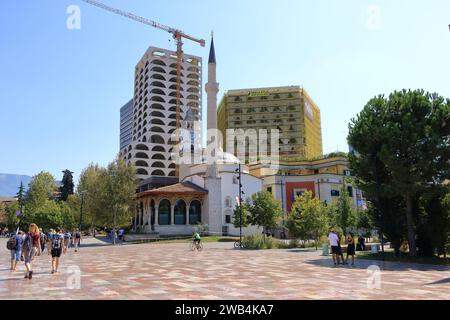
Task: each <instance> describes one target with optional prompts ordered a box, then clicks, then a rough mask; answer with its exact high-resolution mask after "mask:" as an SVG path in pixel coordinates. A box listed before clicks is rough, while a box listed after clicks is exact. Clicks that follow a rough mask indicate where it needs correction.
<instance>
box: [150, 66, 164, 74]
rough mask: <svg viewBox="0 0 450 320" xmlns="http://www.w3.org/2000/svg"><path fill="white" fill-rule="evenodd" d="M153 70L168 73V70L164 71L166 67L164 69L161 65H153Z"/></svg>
mask: <svg viewBox="0 0 450 320" xmlns="http://www.w3.org/2000/svg"><path fill="white" fill-rule="evenodd" d="M151 71H156V72H162V73H166V71H164V69H163V68H160V67H153V68H152V69H151Z"/></svg>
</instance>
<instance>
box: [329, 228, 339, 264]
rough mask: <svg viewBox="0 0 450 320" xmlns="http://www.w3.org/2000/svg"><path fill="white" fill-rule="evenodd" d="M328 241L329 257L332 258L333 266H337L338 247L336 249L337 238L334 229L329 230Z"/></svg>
mask: <svg viewBox="0 0 450 320" xmlns="http://www.w3.org/2000/svg"><path fill="white" fill-rule="evenodd" d="M328 241H329V242H330V246H331V255H332V257H333V263H334V265H335V266H337V262H339V260H338V254H339V247H338V241H339V238H338V236H337V234H336V232H335V230H334V228H331V229H330V234H329V235H328Z"/></svg>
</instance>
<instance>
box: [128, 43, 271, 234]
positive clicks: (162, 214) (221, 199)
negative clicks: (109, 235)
mask: <svg viewBox="0 0 450 320" xmlns="http://www.w3.org/2000/svg"><path fill="white" fill-rule="evenodd" d="M218 92H219V84H218V83H217V80H216V57H215V50H214V40H213V39H212V41H211V47H210V53H209V60H208V82H207V83H206V93H207V129H208V132H211V131H214V130H216V129H217V127H218V126H217V94H218ZM195 121H196V118H195V117H194V116H193V115H192V113H191V112H189V111H188V112H187V113H186V116H185V118H184V120H183V124H182V126H183V127H184V128H193V127H194V126H195V125H196V124H195ZM212 140H214V138H213V139H212ZM208 141H209V142H208V144H209V146H213V147H212V149H214V151H213V152H212V154H209V155H207V154H206V150H202V148H201V146H200V145H199V144H197V145H195V146H194V147H193V148H195V150H194V154H196V155H200V157H201V161H199V163H196V164H180V165H179V169H178V172H179V174H178V176H179V178H178V181H179V182H178V183H175V184H171V185H166V186H162V187H159V188H150V189H149V190H146V191H142V192H139V193H138V194H137V195H136V198H137V201H138V210H137V213H136V215H135V217H134V220H133V227H134V229H135V231H139V232H144V233H155V234H158V235H161V236H168V235H188V234H192V233H193V232H194V231H195V230H196V229H197V228H198V227H199V225H202V226H204V227H205V230H204V231H205V232H206V233H208V234H211V235H222V234H226V235H239V233H240V229H239V228H235V227H234V224H233V212H234V210H235V208H236V206H237V203H238V201H239V198H238V197H237V195H238V194H239V183H241V184H242V185H243V186H245V194H244V195H242V197H241V198H242V200H243V201H246V200H247V199H248V198H250V197H251V196H252V195H253V194H255V193H257V192H259V191H261V190H263V182H262V179H260V178H258V177H255V176H253V175H251V174H250V169H249V167H248V166H246V165H240V166H239V160H238V159H237V158H236V157H235V156H234V155H231V154H228V153H225V152H223V151H222V150H221V148H220V146H219V144H218V143H214V142H211V141H210V139H208ZM215 141H216V142H217V139H216V140H215ZM207 149H208V148H207ZM209 150H210V149H209ZM239 168H240V171H241V180H240V181H239V178H238V177H239V175H238V173H239ZM155 180H157V179H153V185H155ZM261 232H262V229H261V228H258V227H256V226H249V227H244V228H243V229H242V234H243V235H250V234H256V233H261Z"/></svg>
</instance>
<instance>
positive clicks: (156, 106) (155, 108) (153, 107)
mask: <svg viewBox="0 0 450 320" xmlns="http://www.w3.org/2000/svg"><path fill="white" fill-rule="evenodd" d="M150 108H152V109H154V110H163V111H164V110H166V109H164V107H163V106H162V105H160V104H159V103H153V104H152V105H151V106H150Z"/></svg>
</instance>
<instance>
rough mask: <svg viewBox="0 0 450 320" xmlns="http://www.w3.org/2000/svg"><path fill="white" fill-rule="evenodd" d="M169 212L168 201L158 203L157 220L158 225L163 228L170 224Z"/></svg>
mask: <svg viewBox="0 0 450 320" xmlns="http://www.w3.org/2000/svg"><path fill="white" fill-rule="evenodd" d="M170 210H171V207H170V201H169V200H166V199H164V200H162V201H161V202H160V203H159V208H158V216H159V217H158V220H159V224H160V225H162V226H164V225H169V224H170Z"/></svg>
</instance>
